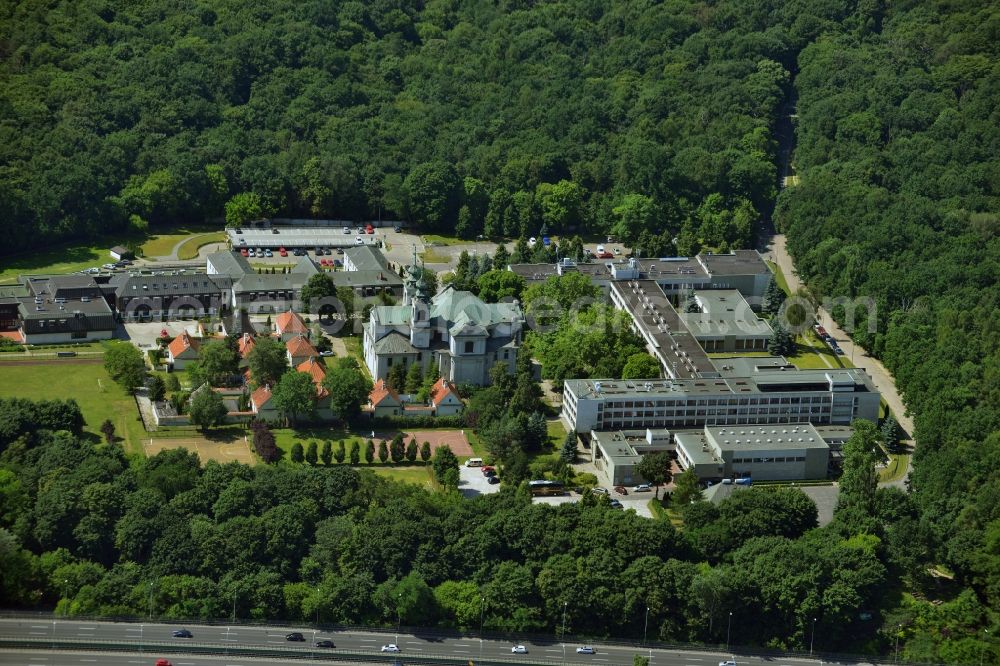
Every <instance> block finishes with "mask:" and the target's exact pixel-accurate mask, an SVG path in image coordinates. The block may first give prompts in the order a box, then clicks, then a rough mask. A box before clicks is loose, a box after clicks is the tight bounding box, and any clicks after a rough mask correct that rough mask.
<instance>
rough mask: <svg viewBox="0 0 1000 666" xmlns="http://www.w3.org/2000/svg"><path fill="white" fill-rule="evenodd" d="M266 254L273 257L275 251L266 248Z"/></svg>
mask: <svg viewBox="0 0 1000 666" xmlns="http://www.w3.org/2000/svg"><path fill="white" fill-rule="evenodd" d="M264 256H265V257H273V256H274V252H271V251H270V250H264Z"/></svg>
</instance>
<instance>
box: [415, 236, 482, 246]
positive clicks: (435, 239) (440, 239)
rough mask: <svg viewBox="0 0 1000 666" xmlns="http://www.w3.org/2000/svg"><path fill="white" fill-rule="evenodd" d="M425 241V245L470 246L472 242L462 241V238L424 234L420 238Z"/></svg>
mask: <svg viewBox="0 0 1000 666" xmlns="http://www.w3.org/2000/svg"><path fill="white" fill-rule="evenodd" d="M420 239H421V240H423V241H424V245H431V244H434V245H469V244H470V243H472V241H467V240H462V239H461V238H449V237H448V236H438V235H437V234H424V235H423V236H421V237H420Z"/></svg>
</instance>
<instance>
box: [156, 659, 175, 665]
mask: <svg viewBox="0 0 1000 666" xmlns="http://www.w3.org/2000/svg"><path fill="white" fill-rule="evenodd" d="M156 666H174V665H173V664H171V663H170V660H169V659H157V660H156Z"/></svg>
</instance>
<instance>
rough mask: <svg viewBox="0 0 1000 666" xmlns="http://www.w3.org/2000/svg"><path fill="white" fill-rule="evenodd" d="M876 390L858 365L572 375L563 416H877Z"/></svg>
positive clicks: (577, 419)
mask: <svg viewBox="0 0 1000 666" xmlns="http://www.w3.org/2000/svg"><path fill="white" fill-rule="evenodd" d="M880 398H881V396H880V395H879V392H878V391H877V390H876V388H875V386H874V384H873V383H872V380H871V378H870V377H869V376H868V375H867V373H865V372H864V371H863V370H860V369H857V368H851V369H830V370H791V369H779V370H768V369H765V370H761V371H759V372H756V373H754V374H753V375H750V376H745V377H717V378H693V379H679V380H648V381H643V380H635V381H630V380H617V379H611V380H607V379H603V380H593V379H571V380H566V382H565V384H564V388H563V408H562V419H563V421H564V423H565V424H566V426H567V428H569V429H570V430H572V431H574V432H577V433H587V432H590V431H591V430H636V429H645V428H668V429H671V430H682V429H691V428H693V427H700V426H705V425H711V426H714V425H720V426H722V425H765V424H787V423H812V424H834V425H850V423H851V422H852V421H854V420H855V419H868V420H870V421H872V422H877V421H878V410H879V401H880Z"/></svg>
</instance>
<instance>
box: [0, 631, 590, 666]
mask: <svg viewBox="0 0 1000 666" xmlns="http://www.w3.org/2000/svg"><path fill="white" fill-rule="evenodd" d="M0 649H19V650H71V651H80V652H115V653H128V654H139V655H144V654H147V653H149V654H151V655H152V654H155V655H160V654H166V655H178V654H190V655H202V656H226V657H257V658H276V659H308V660H311V661H316V660H323V661H340V662H365V663H375V664H394V663H396V662H400V661H402V659H406V661H407V662H408V663H411V664H413V663H418V664H420V665H421V666H467V665H468V664H469V663H470V662H475V663H476V664H477V665H478V666H510V664H512V663H513V664H520V665H522V666H533V665H536V664H537V665H538V666H553V665H555V664H564V663H565V664H570V665H572V664H573V663H574V662H572V661H567V662H564V661H563V660H562V659H534V658H530V655H529V656H528V657H516V658H511V659H503V660H497V659H485V660H482V659H472V658H470V657H466V656H455V655H440V654H427V653H424V654H413V653H410V652H407V653H406V654H405V657H404V655H403V654H402V653H382V652H358V651H356V650H341V649H337V651H336V652H331V651H329V650H330V648H316V647H297V648H292V647H264V646H256V645H240V644H238V643H237V644H232V645H213V644H207V643H187V642H184V643H178V642H176V641H174V642H169V643H168V642H163V641H146V642H139V641H110V640H93V641H90V640H80V639H73V640H66V639H56V640H52V639H46V638H41V637H39V638H24V637H17V638H12V637H5V636H0Z"/></svg>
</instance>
